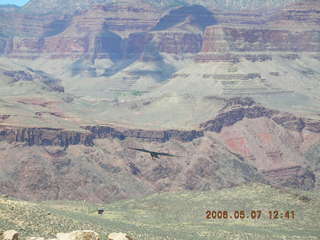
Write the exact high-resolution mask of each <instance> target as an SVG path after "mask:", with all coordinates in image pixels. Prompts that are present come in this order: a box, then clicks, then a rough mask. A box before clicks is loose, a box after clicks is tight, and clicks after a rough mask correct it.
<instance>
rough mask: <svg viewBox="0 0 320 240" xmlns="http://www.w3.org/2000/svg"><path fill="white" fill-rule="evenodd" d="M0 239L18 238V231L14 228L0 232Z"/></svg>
mask: <svg viewBox="0 0 320 240" xmlns="http://www.w3.org/2000/svg"><path fill="white" fill-rule="evenodd" d="M0 239H1V240H18V239H19V233H18V232H17V231H15V230H8V231H5V232H3V233H1V234H0Z"/></svg>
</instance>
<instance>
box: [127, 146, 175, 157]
mask: <svg viewBox="0 0 320 240" xmlns="http://www.w3.org/2000/svg"><path fill="white" fill-rule="evenodd" d="M129 149H131V150H135V151H140V152H145V153H149V154H150V155H151V157H152V159H154V158H159V159H160V156H167V157H179V156H177V155H173V154H170V153H162V152H153V151H149V150H146V149H142V148H131V147H129Z"/></svg>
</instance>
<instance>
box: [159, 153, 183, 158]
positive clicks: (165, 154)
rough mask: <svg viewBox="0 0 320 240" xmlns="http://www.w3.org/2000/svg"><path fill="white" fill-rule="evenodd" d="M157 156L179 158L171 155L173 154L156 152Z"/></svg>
mask: <svg viewBox="0 0 320 240" xmlns="http://www.w3.org/2000/svg"><path fill="white" fill-rule="evenodd" d="M157 154H158V155H160V156H167V157H179V156H177V155H173V154H170V153H161V152H157Z"/></svg>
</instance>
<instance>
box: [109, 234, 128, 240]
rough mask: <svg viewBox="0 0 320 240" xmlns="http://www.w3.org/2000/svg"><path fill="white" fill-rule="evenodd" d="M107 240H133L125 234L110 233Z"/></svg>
mask: <svg viewBox="0 0 320 240" xmlns="http://www.w3.org/2000/svg"><path fill="white" fill-rule="evenodd" d="M108 240H133V239H132V238H131V237H129V236H128V235H127V234H126V233H110V234H109V235H108Z"/></svg>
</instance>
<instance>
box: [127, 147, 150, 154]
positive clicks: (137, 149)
mask: <svg viewBox="0 0 320 240" xmlns="http://www.w3.org/2000/svg"><path fill="white" fill-rule="evenodd" d="M129 149H131V150H136V151H140V152H146V153H152V152H151V151H148V150H145V149H142V148H131V147H129Z"/></svg>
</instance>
